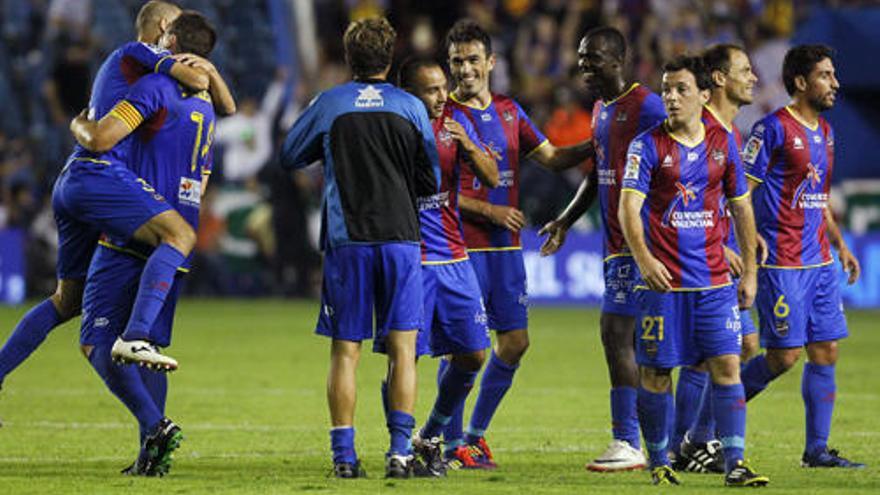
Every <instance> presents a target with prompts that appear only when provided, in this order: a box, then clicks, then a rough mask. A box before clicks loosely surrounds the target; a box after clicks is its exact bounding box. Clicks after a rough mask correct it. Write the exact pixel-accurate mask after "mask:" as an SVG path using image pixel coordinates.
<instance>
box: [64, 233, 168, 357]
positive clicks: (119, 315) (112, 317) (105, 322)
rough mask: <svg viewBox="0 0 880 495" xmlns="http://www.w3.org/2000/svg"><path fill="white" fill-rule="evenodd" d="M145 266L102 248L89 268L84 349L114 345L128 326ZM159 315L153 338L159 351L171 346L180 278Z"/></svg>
mask: <svg viewBox="0 0 880 495" xmlns="http://www.w3.org/2000/svg"><path fill="white" fill-rule="evenodd" d="M144 264H145V262H144V261H143V260H140V259H137V258H134V257H132V256H129V255H127V254H124V253H120V252H118V251H114V250H112V249H109V248H106V247H99V248H98V249H97V250H96V251H95V256H94V258H92V262H91V264H90V265H89V273H88V276H87V278H86V287H85V292H84V294H83V314H82V324H81V327H80V338H79V341H80V343H81V344H83V345H94V346H97V345H102V344H113V342H114V341H115V340H116V338H117V337H118V336H120V335H122V332H123V331H125V327H126V325H127V324H128V318H129V316H130V315H131V309H132V306H133V305H134V300H135V297H136V296H137V291H138V284H139V283H140V280H141V273H142V272H143V270H144ZM177 276H178V279H176V281H175V283H174V284H173V285H172V287H171V290H170V291H169V292H168V296H167V298H166V299H165V305H164V306H162V310H161V311H160V312H159V316H158V317H157V318H156V322H155V324H154V325H153V328H152V329H151V330H150V338H151V339H152V340H153V343H155V344H156V345H158V346H159V347H168V346H169V345H170V344H171V327H172V326H173V325H174V310H175V309H176V308H177V297H178V294H179V292H180V291H179V289H180V280H179V277H181V276H182V275H180V274H178V275H177Z"/></svg>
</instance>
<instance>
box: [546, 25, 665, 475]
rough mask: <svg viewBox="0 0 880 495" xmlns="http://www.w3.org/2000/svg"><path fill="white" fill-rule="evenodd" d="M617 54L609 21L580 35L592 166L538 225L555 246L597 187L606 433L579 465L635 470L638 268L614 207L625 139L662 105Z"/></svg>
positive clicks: (621, 50) (638, 454) (619, 39)
mask: <svg viewBox="0 0 880 495" xmlns="http://www.w3.org/2000/svg"><path fill="white" fill-rule="evenodd" d="M625 61H626V38H624V36H623V34H621V33H620V31H618V30H617V29H615V28H611V27H599V28H595V29H593V30H591V31H589V32H588V33H587V34H586V35H585V36H584V37H583V38H582V39H581V41H580V45H579V46H578V67H579V68H580V71H581V74H582V75H583V78H584V82H585V83H586V85H587V88H588V89H589V90H590V91H592V92H595V93H596V94H598V96H599V97H600V99H599V100H598V101H597V102H596V104H595V105H594V106H593V146H594V147H595V149H596V159H595V162H596V166H595V167H594V168H593V170H592V171H591V173H590V175H589V176H587V177H586V178H584V180H583V182H581V185H580V187H579V188H578V191H577V194H576V195H575V197H574V198H573V199H572V200H571V202H570V203H569V205H568V206H567V207H566V208H565V210H563V212H562V213H561V214H560V215H559V216H558V217H557V218H556V219H555V220H554V221H552V222H550V223H548V224H547V225H545V226H544V228H543V229H541V232H540V233H541V234H549V236H548V237H547V240H546V241H545V242H544V245H543V246H542V247H541V254H542V255H544V256H546V255H549V254H552V253H555V252H556V251H557V250H559V248H560V247H562V244H563V243H564V242H565V236H566V234H567V232H568V230H569V229H570V228H571V226H572V225H574V223H575V222H576V221H577V219H578V218H580V217H581V216H582V215H583V214H584V213H585V212H586V211H587V209H589V207H590V205H591V203H592V202H593V199H594V198H595V196H596V191H597V190H598V194H599V204H600V210H599V212H600V216H601V218H602V227H603V229H602V232H603V237H604V243H603V254H604V257H605V296H604V299H603V301H602V313H601V316H600V320H599V326H600V332H601V335H602V345H603V346H604V348H605V362H606V364H607V365H608V375H609V378H610V380H611V424H612V429H611V432H612V435H613V437H614V440H612V442H611V444H610V445H609V446H608V448H607V449H606V450H605V452H604V453H602V455H600V456H599V457H597V458H596V459H595V460H593V461H592V462H590V463H588V464H587V469H589V470H591V471H623V470H630V469H642V468H644V467H645V462H646V461H645V456H644V454H642V451H641V450H640V442H639V419H638V415H637V414H636V395H637V390H638V386H639V370H638V366H637V365H636V359H635V347H634V340H633V338H634V329H635V317H636V316H637V314H638V308H637V307H636V305H635V301H634V290H635V285H636V283H637V282H638V281H639V271H638V266H637V265H636V263H635V261H634V260H633V257H632V254H631V253H630V251H629V249H628V248H627V247H626V242H625V240H624V238H623V233H622V232H621V230H620V222H619V221H618V219H617V209H618V204H619V202H620V201H619V200H620V185H621V183H622V182H623V174H624V168H625V166H626V150H627V147H628V146H629V143H630V142H631V141H632V140H633V138H635V137H636V136H637V135H638V134H641V133H642V132H644V131H646V130H647V129H650V128H651V127H654V126H655V125H657V124H658V123H660V122H662V121H663V118H664V117H665V116H666V112H665V111H664V109H663V102H662V101H661V100H660V97H659V96H657V95H656V94H654V93H652V92H651V90H650V89H648V88H647V87H645V86H642V85H640V84H639V83H631V84H630V83H627V81H626V78H625V77H624V69H625Z"/></svg>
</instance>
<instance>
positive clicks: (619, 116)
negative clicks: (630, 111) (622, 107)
mask: <svg viewBox="0 0 880 495" xmlns="http://www.w3.org/2000/svg"><path fill="white" fill-rule="evenodd" d="M617 121H618V122H626V112H618V113H617Z"/></svg>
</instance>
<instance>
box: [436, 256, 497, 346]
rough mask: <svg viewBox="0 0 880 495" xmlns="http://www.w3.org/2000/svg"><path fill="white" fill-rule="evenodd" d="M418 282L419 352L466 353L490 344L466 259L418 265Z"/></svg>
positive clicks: (482, 310)
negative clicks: (421, 306)
mask: <svg viewBox="0 0 880 495" xmlns="http://www.w3.org/2000/svg"><path fill="white" fill-rule="evenodd" d="M422 283H423V284H424V286H425V313H424V316H425V320H424V324H423V327H422V332H421V334H420V335H419V349H418V354H419V355H423V354H431V355H432V356H444V355H446V354H467V353H471V352H476V351H481V350H483V349H485V348H487V347H489V346H490V345H492V341H491V340H490V339H489V330H488V327H487V326H486V320H487V318H486V309H485V308H484V307H483V300H482V299H481V298H480V285H479V283H478V282H477V276H476V275H475V274H474V269H473V268H472V267H471V263H470V261H468V260H464V261H459V262H456V263H446V264H442V265H422Z"/></svg>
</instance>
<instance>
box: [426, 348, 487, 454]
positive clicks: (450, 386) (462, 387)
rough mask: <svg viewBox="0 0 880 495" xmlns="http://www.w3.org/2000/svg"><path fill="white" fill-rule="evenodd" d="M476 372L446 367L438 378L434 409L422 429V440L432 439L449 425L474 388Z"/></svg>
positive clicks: (450, 366) (452, 366)
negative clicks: (444, 371)
mask: <svg viewBox="0 0 880 495" xmlns="http://www.w3.org/2000/svg"><path fill="white" fill-rule="evenodd" d="M477 373H478V372H477V371H465V370H461V369H459V368H458V367H456V366H455V365H454V364H450V365H449V366H447V367H446V373H444V374H443V376H442V377H441V378H440V383H439V384H438V386H437V400H436V401H435V402H434V409H433V410H432V411H431V416H430V417H429V418H428V422H427V423H425V427H424V428H422V432H421V437H422V438H433V437H436V436H438V435H440V433H441V432H442V431H443V427H445V426H446V425H448V424H449V422H450V421H451V420H452V416H453V415H454V414H455V411H456V410H457V409H458V406H459V405H460V404H464V401H465V399H467V395H468V393H470V391H471V389H472V388H474V380H475V379H476V377H477Z"/></svg>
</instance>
